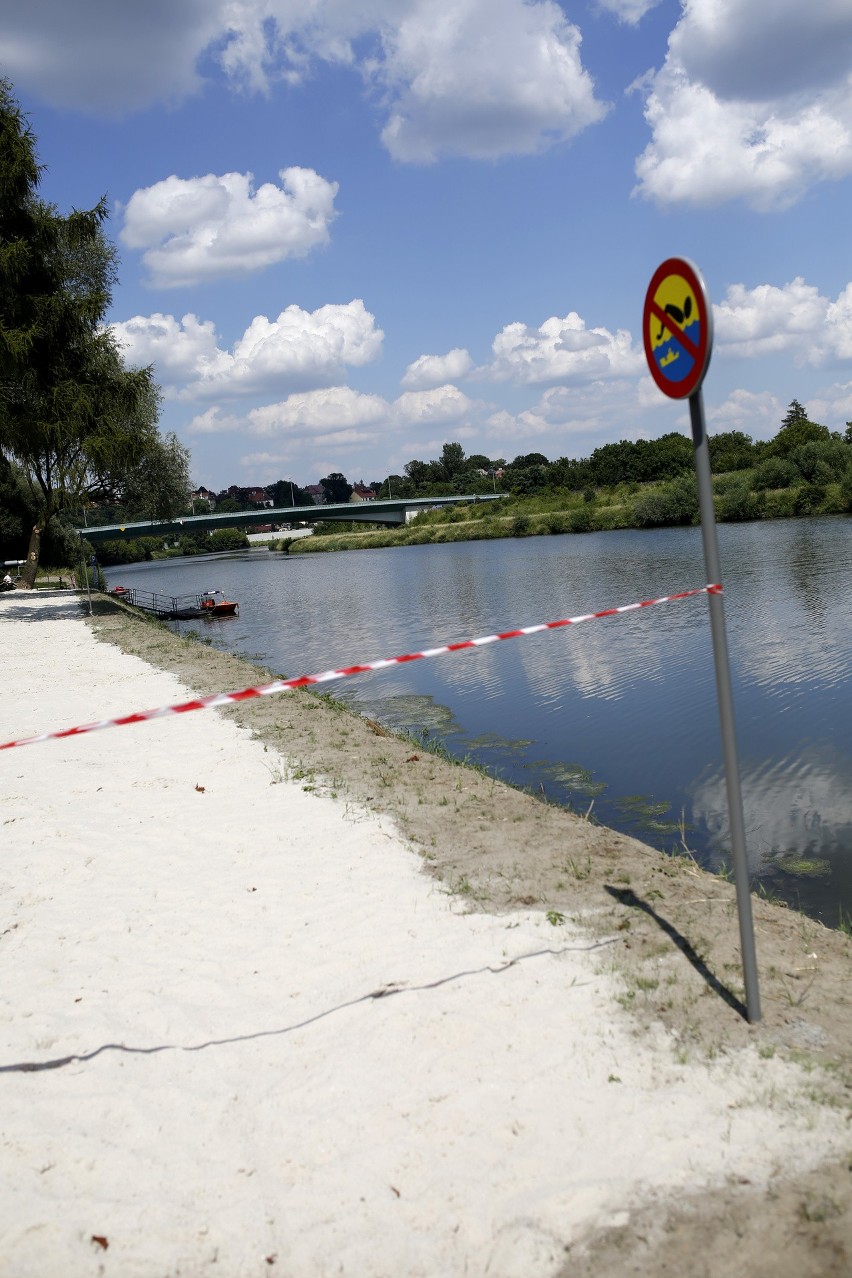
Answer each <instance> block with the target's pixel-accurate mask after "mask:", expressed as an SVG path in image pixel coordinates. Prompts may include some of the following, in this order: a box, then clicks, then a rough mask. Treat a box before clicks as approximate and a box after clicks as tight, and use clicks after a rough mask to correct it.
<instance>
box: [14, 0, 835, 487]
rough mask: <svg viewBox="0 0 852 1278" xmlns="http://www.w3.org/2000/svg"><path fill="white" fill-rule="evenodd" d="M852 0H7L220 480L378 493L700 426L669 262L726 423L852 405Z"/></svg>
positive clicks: (194, 433) (58, 137)
mask: <svg viewBox="0 0 852 1278" xmlns="http://www.w3.org/2000/svg"><path fill="white" fill-rule="evenodd" d="M850 68H852V5H850V3H849V0H810V3H809V4H807V5H802V4H801V3H799V2H798V0H796V2H795V3H794V0H765V3H760V4H758V3H756V2H755V0H683V3H680V2H679V0H659V2H658V3H654V0H562V2H561V3H556V0H149V2H148V3H147V4H146V5H136V4H129V3H126V2H122V0H76V3H75V4H74V5H68V4H67V2H62V3H60V0H29V3H28V4H27V5H26V6H24V5H21V4H20V3H19V2H18V0H14V2H13V0H0V70H2V74H4V75H6V76H7V77H8V78H9V79H10V80H11V81H12V83H13V85H14V88H15V92H16V94H17V96H18V98H19V100H20V102H21V105H22V106H23V108H24V110H25V111H26V112H27V113H28V115H29V117H30V122H31V125H32V127H33V130H34V132H35V134H36V136H37V138H38V142H39V154H40V158H41V161H42V162H43V164H44V165H45V166H46V172H45V175H44V179H43V184H42V194H43V196H44V197H45V198H48V199H50V200H52V201H54V202H55V203H57V204H58V205H59V206H60V207H61V208H63V209H68V208H70V207H71V206H76V207H91V206H92V205H93V204H94V203H95V202H96V201H97V199H98V198H99V197H100V196H101V195H103V194H106V195H107V197H108V199H109V202H110V207H111V210H112V214H111V222H110V234H111V236H112V238H113V239H114V240H115V241H116V242H117V244H118V246H119V250H120V254H121V270H120V283H119V285H118V287H117V288H116V290H115V294H114V299H113V307H112V312H111V315H110V322H111V323H112V324H113V325H114V327H115V330H116V333H117V335H118V337H119V339H120V340H121V342H122V343H123V344H124V348H125V355H126V359H127V361H128V363H134V364H148V363H153V364H154V366H155V371H156V376H157V380H158V381H159V382H160V384H161V386H162V387H163V389H164V393H165V402H164V407H163V413H162V418H161V425H162V427H163V428H164V429H167V430H174V431H175V432H176V433H177V435H178V436H179V437H180V439H181V440H182V441H183V442H184V443H186V444H187V445H188V446H189V447H190V449H191V452H192V476H193V479H194V481H195V482H196V483H198V484H205V485H206V486H207V487H209V488H214V489H218V488H221V487H223V486H225V485H226V484H229V483H239V484H256V483H258V484H263V483H268V482H272V481H274V480H276V479H279V478H285V477H286V478H291V477H292V478H293V479H295V480H297V481H298V482H300V483H303V484H306V483H314V482H316V481H317V480H318V479H319V478H320V477H321V476H323V475H326V474H328V473H329V472H330V471H336V470H341V471H343V472H344V473H345V474H346V475H347V476H348V477H349V479H350V480H352V481H355V480H358V479H364V480H366V481H367V482H369V481H371V480H373V479H377V478H382V477H384V476H385V475H386V474H387V473H388V472H393V471H401V469H402V467H403V465H404V464H405V462H407V461H409V460H411V459H412V458H422V459H428V458H430V457H434V456H436V455H437V454H438V452H439V451H440V447H441V444H442V443H443V442H444V441H445V440H458V441H460V442H461V443H462V444H463V446H464V447H465V449H466V451H467V452H468V453H485V454H486V455H488V456H490V457H505V458H507V459H511V458H512V457H514V456H516V455H517V454H519V453H527V452H533V451H536V452H543V453H545V454H546V455H547V456H548V457H551V458H555V457H559V456H569V457H578V456H587V455H588V454H589V453H590V452H591V451H592V449H594V448H595V447H597V446H599V445H600V444H603V443H607V442H610V441H612V440H617V439H637V438H654V437H656V436H658V435H660V434H663V433H664V432H666V431H669V430H672V429H679V430H683V431H687V430H688V421H687V414H686V405H685V404H683V403H678V402H670V401H668V400H666V399H664V398H663V396H662V395H661V394H660V392H659V391H658V390H657V389H656V387H655V386H654V384H653V382H652V381H651V378H650V376H649V374H648V372H647V369H646V367H645V360H644V354H643V349H642V333H641V319H642V306H643V302H644V296H645V290H646V288H647V285H648V282H649V280H650V278H651V276H652V274H653V272H654V270H655V268H656V267H657V265H658V264H659V263H660V262H661V261H662V260H663V259H665V258H666V257H669V256H671V255H682V256H687V257H690V258H691V259H692V260H693V261H695V262H696V263H697V264H698V266H699V267H700V269H701V270H702V272H703V274H704V277H705V280H706V282H707V286H708V289H709V292H710V296H711V298H712V300H713V303H714V307H715V323H716V343H715V347H714V353H713V357H712V361H711V366H710V370H709V373H708V376H707V380H706V382H705V385H704V396H705V404H706V409H707V416H708V422H709V426H710V429H711V431H716V430H729V429H738V430H744V431H746V432H747V433H749V434H750V435H752V436H753V437H754V438H758V439H759V438H767V437H769V436H771V435H772V434H774V433H775V431H776V430H777V428H778V426H779V424H780V421H781V418H782V417H783V414H784V411H785V409H786V406H787V404H788V403H789V401H790V400H791V399H793V398H794V397H795V398H797V399H799V400H800V401H801V402H802V403H804V404H805V406H806V407H807V408H808V410H809V412H810V415H811V416H812V417H813V418H814V419H815V420H818V421H822V422H824V423H825V424H826V425H828V426H830V427H831V428H832V429H840V430H842V429H843V428H844V425H845V422H846V421H847V420H849V419H852V251H850V250H852V230H850V226H852V208H850V204H851V203H852V201H850V196H852V74H850Z"/></svg>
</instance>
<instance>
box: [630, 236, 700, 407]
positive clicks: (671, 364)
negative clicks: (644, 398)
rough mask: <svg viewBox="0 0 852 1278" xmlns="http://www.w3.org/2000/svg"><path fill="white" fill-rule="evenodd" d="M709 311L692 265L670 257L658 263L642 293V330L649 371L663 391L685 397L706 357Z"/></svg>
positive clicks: (694, 386) (693, 387)
mask: <svg viewBox="0 0 852 1278" xmlns="http://www.w3.org/2000/svg"><path fill="white" fill-rule="evenodd" d="M712 330H713V315H712V311H711V309H710V302H709V300H708V298H707V293H706V291H705V289H704V282H703V280H702V279H701V276H700V275H699V273H698V270H697V269H696V267H694V266H693V265H692V263H691V262H689V261H687V260H686V258H682V257H670V258H668V259H667V261H665V262H663V263H662V265H661V266H659V267H657V270H656V271H655V272H654V276H653V279H652V280H651V283H650V284H649V285H648V292H647V294H646V296H645V313H644V316H643V321H642V331H643V337H644V341H645V356H646V358H647V360H648V367H649V369H650V370H651V376H652V377H653V379H654V381H655V382H656V383H657V385H658V387H659V388H660V390H661V391H663V393H664V394H666V395H669V396H671V398H672V399H686V398H687V397H688V396H689V395H691V394H692V393H693V392H694V391H695V390H697V388H698V387H699V386H700V385H701V382H702V380H703V378H704V374H705V373H706V371H707V365H708V364H709V362H710V350H711V346H712V335H713V334H712Z"/></svg>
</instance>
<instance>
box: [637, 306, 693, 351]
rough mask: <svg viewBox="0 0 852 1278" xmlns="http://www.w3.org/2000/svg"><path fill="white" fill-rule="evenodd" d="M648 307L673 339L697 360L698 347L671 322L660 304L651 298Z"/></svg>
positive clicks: (670, 318)
mask: <svg viewBox="0 0 852 1278" xmlns="http://www.w3.org/2000/svg"><path fill="white" fill-rule="evenodd" d="M648 309H649V310H650V312H651V314H652V315H656V317H657V319H658V320H659V321H660V323H661V324H662V325H663V327H664V328H666V329H668V331H669V332H670V333H671V335H672V337H673V338H674V340H675V341H676V342H678V343H679V344H680V345H681V346H682V347H683V349H684V350H685V351H686V353H687V355H691V356H692V358H693V359H694V360H695V361H696V362H697V361H698V347H697V346H696V345H695V343H694V342H692V341H690V339H689V338H688V337H687V335H686V333H684V331H683V329H682V328H678V326H677V324H675V323H673V322H672V317H671V316H670V315H667V314H666V312H665V311H664V310H663V308H662V307H661V306H658V305H657V303H656V302H655V301H653V300H652V301H651V302H650V303H649V307H648Z"/></svg>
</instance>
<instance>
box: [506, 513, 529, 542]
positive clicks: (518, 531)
mask: <svg viewBox="0 0 852 1278" xmlns="http://www.w3.org/2000/svg"><path fill="white" fill-rule="evenodd" d="M530 531H531V525H530V517H529V515H515V518H514V519H513V520H512V525H511V532H512V536H513V537H528V536H529V534H530Z"/></svg>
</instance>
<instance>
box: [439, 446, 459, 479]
mask: <svg viewBox="0 0 852 1278" xmlns="http://www.w3.org/2000/svg"><path fill="white" fill-rule="evenodd" d="M439 461H440V465H441V469H442V471H443V476H442V477H443V478H444V479H454V478H455V476H456V475H458V474H459V473H460V471H462V470H464V449H463V448H462V446H461V444H444V446H443V448H442V449H441V456H440V458H439Z"/></svg>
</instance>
